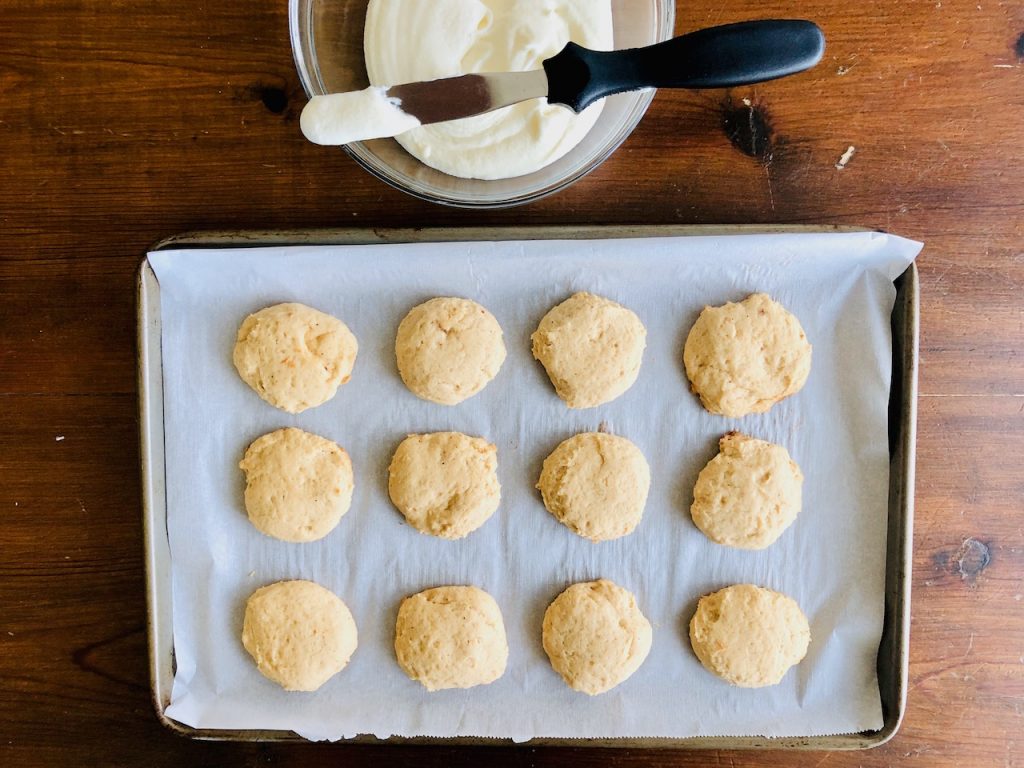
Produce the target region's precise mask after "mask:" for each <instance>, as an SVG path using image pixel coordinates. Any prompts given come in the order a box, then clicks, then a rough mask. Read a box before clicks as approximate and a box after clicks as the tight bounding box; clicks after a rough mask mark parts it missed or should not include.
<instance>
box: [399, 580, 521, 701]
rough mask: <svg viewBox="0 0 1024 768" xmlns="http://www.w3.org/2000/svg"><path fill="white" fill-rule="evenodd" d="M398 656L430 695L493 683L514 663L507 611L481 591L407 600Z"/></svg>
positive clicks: (443, 591)
mask: <svg viewBox="0 0 1024 768" xmlns="http://www.w3.org/2000/svg"><path fill="white" fill-rule="evenodd" d="M395 656H396V657H397V658H398V664H399V666H400V667H401V668H402V670H403V671H404V672H405V674H407V675H408V676H409V677H410V678H411V679H413V680H416V681H418V682H420V683H422V684H423V686H424V687H425V688H426V689H427V690H428V691H440V690H443V689H445V688H472V687H473V686H475V685H487V684H488V683H493V682H494V681H495V680H497V679H498V678H499V677H501V676H502V675H503V674H505V665H506V664H507V662H508V642H507V641H506V639H505V624H504V622H503V621H502V619H501V609H499V608H498V604H497V603H496V602H494V598H493V597H491V596H490V595H489V594H487V593H486V592H484V591H483V590H482V589H477V588H476V587H435V588H434V589H427V590H425V591H423V592H420V593H418V594H415V595H412V596H411V597H407V598H405V600H403V601H402V605H401V607H399V609H398V621H397V622H396V624H395Z"/></svg>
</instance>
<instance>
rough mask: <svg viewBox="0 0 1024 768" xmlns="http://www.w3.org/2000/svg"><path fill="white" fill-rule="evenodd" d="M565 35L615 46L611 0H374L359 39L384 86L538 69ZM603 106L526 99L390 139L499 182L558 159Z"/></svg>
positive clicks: (373, 77)
mask: <svg viewBox="0 0 1024 768" xmlns="http://www.w3.org/2000/svg"><path fill="white" fill-rule="evenodd" d="M570 40H572V41H573V42H576V43H579V44H580V45H583V46H585V47H587V48H593V49H598V50H609V49H611V48H612V43H613V40H612V10H611V0H370V4H369V8H368V11H367V15H366V28H365V34H364V41H363V42H364V49H365V55H366V69H367V72H368V74H369V76H370V82H371V83H373V84H374V85H380V86H383V85H394V84H398V83H409V82H418V81H421V80H435V79H437V78H440V77H453V76H455V75H462V74H467V73H470V72H509V71H525V70H530V69H539V68H540V67H541V66H542V62H543V61H544V60H545V59H548V58H551V57H552V56H554V55H555V54H556V53H558V52H559V51H560V50H562V48H564V47H565V44H566V43H567V42H569V41H570ZM602 106H603V102H600V101H599V102H597V103H595V104H594V105H592V106H591V107H589V108H588V109H586V110H585V111H584V112H583V113H582V114H580V115H577V114H575V113H573V112H572V111H570V110H568V109H566V108H565V107H560V106H554V105H549V104H548V103H547V100H546V99H532V100H530V101H526V102H523V103H521V104H516V105H514V106H511V107H506V108H504V109H500V110H497V111H495V112H491V113H488V114H486V115H478V116H476V117H470V118H466V119H463V120H456V121H452V122H448V123H440V124H437V125H428V126H421V127H417V128H414V129H413V130H410V131H407V132H406V133H403V134H402V135H401V136H396V138H397V140H398V141H399V143H401V145H402V146H403V147H405V149H406V150H407V151H409V152H410V153H411V154H412V155H414V156H415V157H417V158H419V159H420V160H421V161H422V162H424V163H426V164H427V165H429V166H431V167H433V168H436V169H438V170H439V171H443V172H444V173H448V174H451V175H453V176H461V177H464V178H476V179H505V178H511V177H513V176H522V175H524V174H527V173H532V172H533V171H536V170H538V169H539V168H543V167H544V166H545V165H548V164H550V163H552V162H554V161H555V160H557V159H558V158H560V157H562V156H563V155H564V154H565V153H567V152H568V151H569V150H571V149H572V148H573V147H575V146H576V145H577V144H578V143H579V142H580V141H581V140H582V139H583V137H584V136H585V135H586V134H587V132H588V131H589V130H590V129H591V127H593V125H594V122H595V121H596V120H597V118H598V116H599V115H600V113H601V109H602ZM307 135H308V134H307Z"/></svg>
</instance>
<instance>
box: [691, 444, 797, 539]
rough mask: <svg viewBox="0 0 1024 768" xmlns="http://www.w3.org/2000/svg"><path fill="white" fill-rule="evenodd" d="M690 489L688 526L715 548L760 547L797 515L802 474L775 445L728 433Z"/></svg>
mask: <svg viewBox="0 0 1024 768" xmlns="http://www.w3.org/2000/svg"><path fill="white" fill-rule="evenodd" d="M718 445H719V450H720V453H719V454H718V455H717V456H715V458H713V459H712V460H711V461H710V462H708V465H707V466H706V467H704V469H702V470H701V473H700V475H699V476H698V477H697V485H696V486H695V487H694V489H693V505H692V506H691V507H690V515H691V516H692V517H693V522H694V524H695V525H696V526H697V527H698V528H700V529H701V530H702V531H703V532H704V534H705V535H706V536H707V537H708V538H709V539H711V540H712V541H714V542H717V543H718V544H724V545H725V546H727V547H736V548H738V549H764V548H765V547H767V546H769V545H771V544H772V543H774V542H775V540H776V539H778V538H779V536H781V535H782V532H783V531H785V530H786V529H787V528H788V527H789V526H790V525H791V524H792V522H793V521H794V520H796V516H797V514H798V513H799V512H800V503H801V495H802V488H803V482H804V476H803V473H802V472H801V471H800V467H798V466H797V464H796V462H795V461H793V459H791V458H790V456H789V452H788V451H786V449H785V448H783V447H782V446H781V445H774V444H773V443H768V442H765V441H764V440H755V439H754V438H752V437H747V436H746V435H741V434H740V433H739V432H730V433H729V434H727V435H725V437H723V438H722V439H721V440H719V442H718Z"/></svg>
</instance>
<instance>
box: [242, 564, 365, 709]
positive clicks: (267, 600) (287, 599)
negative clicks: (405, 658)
mask: <svg viewBox="0 0 1024 768" xmlns="http://www.w3.org/2000/svg"><path fill="white" fill-rule="evenodd" d="M357 639H358V638H357V633H356V623H355V621H354V620H353V619H352V614H351V613H350V612H349V610H348V607H347V606H346V605H345V603H343V602H342V601H341V599H340V598H338V596H337V595H335V594H334V593H333V592H331V591H330V590H328V589H324V588H323V587H321V586H320V585H319V584H314V583H313V582H312V581H279V582H278V583H276V584H271V585H269V586H266V587H263V588H261V589H257V590H256V591H255V592H253V593H252V596H251V597H250V598H249V601H248V602H247V603H246V605H245V621H244V623H243V625H242V645H243V646H244V647H245V650H247V651H248V652H249V655H250V656H252V658H253V661H255V662H256V666H257V668H258V669H259V671H260V672H262V673H263V675H264V676H266V677H268V678H270V679H271V680H273V681H274V682H275V683H277V684H279V685H280V686H281V687H282V688H284V689H285V690H286V691H315V690H316V689H317V688H319V687H320V686H321V685H323V684H324V683H326V682H327V681H328V680H329V679H330V678H331V677H333V676H334V675H336V674H337V673H338V672H340V671H341V670H343V669H344V668H345V666H346V665H347V664H348V660H349V659H350V658H352V654H353V653H354V652H355V650H356V645H357Z"/></svg>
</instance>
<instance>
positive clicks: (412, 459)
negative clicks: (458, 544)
mask: <svg viewBox="0 0 1024 768" xmlns="http://www.w3.org/2000/svg"><path fill="white" fill-rule="evenodd" d="M388 475H389V477H388V493H389V495H390V496H391V501H392V503H393V504H394V505H395V506H396V507H397V508H398V511H399V512H401V513H402V514H403V515H405V519H406V520H407V521H408V522H409V524H410V525H412V526H413V527H414V528H416V529H417V530H418V531H421V532H422V533H429V534H430V535H432V536H439V537H440V538H442V539H461V538H463V537H464V536H467V535H468V534H470V533H472V532H473V531H475V530H476V529H477V528H479V527H480V526H481V525H483V524H484V523H486V522H487V520H488V519H489V518H490V517H491V515H493V514H494V512H495V510H497V508H498V503H499V502H500V501H501V486H500V485H499V484H498V449H497V448H495V446H493V445H491V444H490V443H488V442H487V441H486V440H484V439H483V438H481V437H470V436H469V435H464V434H462V433H461V432H434V433H432V434H429V435H409V437H407V438H406V439H405V440H403V441H402V443H401V444H400V445H399V446H398V450H396V451H395V455H394V457H393V458H392V459H391V466H390V468H389V469H388Z"/></svg>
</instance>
